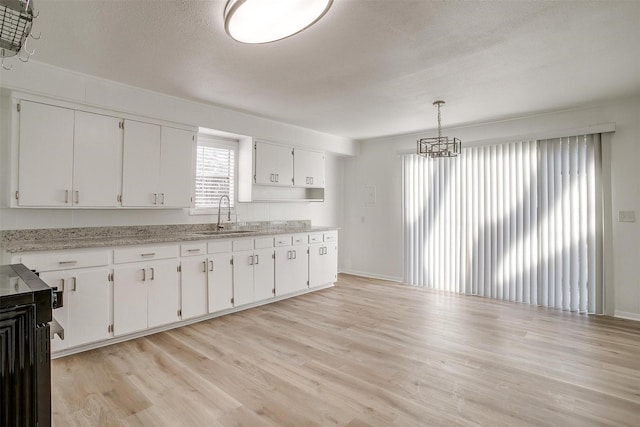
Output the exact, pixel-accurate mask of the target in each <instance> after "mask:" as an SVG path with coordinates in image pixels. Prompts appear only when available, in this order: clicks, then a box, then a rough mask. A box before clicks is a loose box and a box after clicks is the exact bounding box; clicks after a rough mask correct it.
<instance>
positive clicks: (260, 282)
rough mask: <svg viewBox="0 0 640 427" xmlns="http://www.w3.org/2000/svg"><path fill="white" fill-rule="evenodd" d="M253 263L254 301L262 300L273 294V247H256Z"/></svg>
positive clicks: (271, 296)
mask: <svg viewBox="0 0 640 427" xmlns="http://www.w3.org/2000/svg"><path fill="white" fill-rule="evenodd" d="M254 253H255V262H254V264H253V291H254V296H253V300H254V301H264V300H266V299H269V298H273V296H274V280H275V277H274V265H273V253H274V252H273V248H266V249H256V250H255V251H254Z"/></svg>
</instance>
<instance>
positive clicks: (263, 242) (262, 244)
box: [254, 237, 273, 249]
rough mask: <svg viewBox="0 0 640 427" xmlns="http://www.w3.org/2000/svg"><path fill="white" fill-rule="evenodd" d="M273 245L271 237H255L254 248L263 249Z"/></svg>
mask: <svg viewBox="0 0 640 427" xmlns="http://www.w3.org/2000/svg"><path fill="white" fill-rule="evenodd" d="M272 247H273V237H261V238H259V239H255V245H254V248H256V249H264V248H272Z"/></svg>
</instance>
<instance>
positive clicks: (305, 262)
mask: <svg viewBox="0 0 640 427" xmlns="http://www.w3.org/2000/svg"><path fill="white" fill-rule="evenodd" d="M275 269H276V271H275V280H276V296H280V295H286V294H290V293H292V292H296V291H300V290H303V289H307V287H308V280H309V258H308V254H307V247H306V246H293V247H281V248H276V262H275Z"/></svg>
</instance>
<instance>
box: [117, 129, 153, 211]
mask: <svg viewBox="0 0 640 427" xmlns="http://www.w3.org/2000/svg"><path fill="white" fill-rule="evenodd" d="M159 183H160V126H158V125H153V124H149V123H143V122H136V121H132V120H125V122H124V145H123V158H122V206H132V207H147V206H158V204H159V202H160V200H159V198H160V194H159V192H160V191H159V187H160V185H159Z"/></svg>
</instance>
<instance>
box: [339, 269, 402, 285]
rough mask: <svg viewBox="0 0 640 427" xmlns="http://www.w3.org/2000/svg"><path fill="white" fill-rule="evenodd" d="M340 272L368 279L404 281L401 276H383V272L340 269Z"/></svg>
mask: <svg viewBox="0 0 640 427" xmlns="http://www.w3.org/2000/svg"><path fill="white" fill-rule="evenodd" d="M340 273H344V274H353V275H354V276H362V277H368V278H370V279H381V280H389V281H390V282H399V283H403V282H404V280H403V278H402V277H396V276H385V275H384V274H375V273H366V272H364V271H356V270H340Z"/></svg>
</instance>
